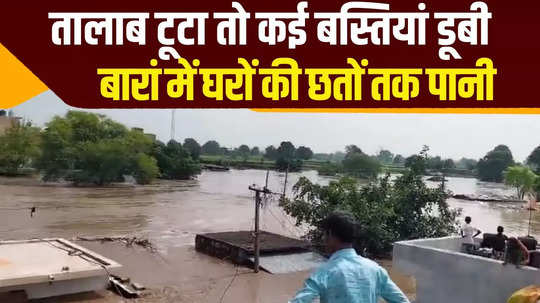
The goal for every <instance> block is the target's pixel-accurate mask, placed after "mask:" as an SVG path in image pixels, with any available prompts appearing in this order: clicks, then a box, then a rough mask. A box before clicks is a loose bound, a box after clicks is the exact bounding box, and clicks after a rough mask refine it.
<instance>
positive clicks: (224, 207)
mask: <svg viewBox="0 0 540 303" xmlns="http://www.w3.org/2000/svg"><path fill="white" fill-rule="evenodd" d="M265 175H266V171H262V170H231V171H229V172H210V171H205V172H203V173H202V174H201V175H199V176H198V178H197V179H196V180H190V181H159V182H157V183H156V184H153V185H148V186H131V185H123V186H115V187H106V188H73V187H68V186H50V185H46V186H43V185H42V184H39V182H37V181H32V182H26V184H25V182H19V181H13V180H8V179H0V184H2V185H0V201H1V203H0V222H2V223H1V225H0V238H1V239H24V238H42V237H65V238H72V237H75V236H80V235H91V236H98V235H104V236H105V235H107V236H108V235H126V234H127V235H139V236H144V237H148V238H149V239H150V240H151V241H152V242H153V243H155V244H156V245H157V246H158V248H165V249H166V248H169V247H177V246H184V245H193V244H194V241H193V239H194V235H195V234H197V233H204V232H217V231H226V230H249V229H252V228H253V217H254V202H253V193H252V192H250V191H249V190H248V185H250V184H258V185H264V182H265ZM301 175H304V176H307V177H308V178H310V179H311V180H312V181H314V182H318V183H322V184H326V183H328V182H329V181H330V180H331V179H330V178H328V177H321V176H318V175H317V173H316V172H315V171H307V172H302V173H291V174H289V180H288V182H287V183H288V184H287V188H288V192H290V190H291V187H292V184H294V183H295V182H296V181H297V180H298V178H299V176H301ZM448 179H449V180H448V182H447V183H446V187H447V189H449V190H451V191H453V192H454V193H456V194H475V195H498V196H504V195H512V194H514V191H513V190H512V189H511V188H507V187H505V186H504V185H503V184H495V183H486V182H479V181H477V180H476V179H473V178H451V177H450V178H448ZM428 183H429V184H430V185H432V186H436V185H438V184H437V183H435V182H428ZM268 187H269V188H270V189H271V190H273V191H276V192H282V190H283V187H284V174H283V173H279V172H270V174H269V180H268ZM449 203H450V205H451V206H452V207H457V208H462V209H463V216H465V215H467V216H471V217H472V218H473V224H475V225H476V226H477V227H478V228H480V229H481V230H482V231H484V232H494V231H495V230H496V227H497V226H498V225H502V226H504V227H505V229H506V232H507V234H510V235H524V234H527V230H528V220H529V212H528V211H527V210H525V209H523V205H522V204H521V203H486V202H474V201H461V200H455V199H450V200H449ZM33 206H35V207H37V212H36V214H35V216H34V217H33V218H31V217H30V212H29V210H28V208H30V207H33ZM292 223H294V221H293V219H291V218H289V217H288V216H286V215H285V214H284V212H283V211H282V210H281V209H280V208H279V207H278V206H277V201H275V200H272V199H269V200H268V201H267V205H265V207H264V208H263V209H262V211H261V227H262V228H263V229H264V230H268V231H272V232H277V233H281V234H284V235H291V236H297V237H298V236H300V235H301V234H302V233H303V231H302V230H301V229H299V228H297V227H295V226H294V225H293V224H292ZM531 230H532V231H531V234H533V235H540V216H539V215H538V214H537V212H533V213H532V224H531Z"/></svg>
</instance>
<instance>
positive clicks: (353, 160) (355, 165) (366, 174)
mask: <svg viewBox="0 0 540 303" xmlns="http://www.w3.org/2000/svg"><path fill="white" fill-rule="evenodd" d="M341 164H342V166H343V170H344V171H345V172H346V173H348V174H349V175H351V176H354V177H358V178H376V177H377V175H378V174H379V173H380V172H381V164H380V163H379V161H377V159H375V158H374V157H370V156H368V155H366V154H364V153H358V152H356V153H348V154H347V157H345V159H344V160H343V161H342V162H341Z"/></svg>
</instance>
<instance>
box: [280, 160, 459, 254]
mask: <svg viewBox="0 0 540 303" xmlns="http://www.w3.org/2000/svg"><path fill="white" fill-rule="evenodd" d="M293 191H294V196H293V198H292V199H282V200H281V202H280V205H281V206H282V207H283V208H284V210H285V211H286V212H287V214H289V215H290V216H292V217H293V218H295V219H296V224H297V225H302V224H308V225H309V226H311V227H312V229H311V230H310V231H309V233H308V238H309V239H310V240H311V241H313V242H314V243H315V244H321V242H322V241H321V238H322V228H321V223H322V220H323V219H324V218H326V217H327V216H328V215H329V214H330V213H331V212H333V211H336V210H340V211H347V212H349V213H351V214H352V215H353V216H354V217H355V219H356V220H357V223H358V231H357V233H356V237H355V240H354V248H355V249H356V251H357V252H358V253H360V254H362V255H367V256H387V255H388V254H390V253H391V251H392V243H394V242H395V241H400V240H406V239H417V238H432V237H442V236H447V235H450V234H452V233H455V232H456V231H457V227H458V226H457V223H458V222H457V217H458V216H459V210H453V209H451V208H450V207H449V205H448V203H447V202H446V198H447V193H445V192H444V190H442V189H441V188H429V187H428V186H427V185H426V184H425V183H424V182H423V181H422V176H421V175H418V174H416V173H415V172H414V171H413V170H409V171H408V172H406V173H405V174H404V175H402V176H399V177H397V179H396V180H395V181H394V182H391V181H390V176H389V175H386V176H385V177H382V178H378V179H377V180H376V181H375V182H371V183H369V184H368V185H366V186H363V187H361V186H360V185H359V184H358V181H357V180H356V179H351V178H342V179H340V180H339V181H332V182H330V183H329V184H328V185H319V184H315V183H312V182H311V181H309V179H307V178H305V177H301V178H300V179H299V181H298V182H297V183H296V184H295V185H294V187H293Z"/></svg>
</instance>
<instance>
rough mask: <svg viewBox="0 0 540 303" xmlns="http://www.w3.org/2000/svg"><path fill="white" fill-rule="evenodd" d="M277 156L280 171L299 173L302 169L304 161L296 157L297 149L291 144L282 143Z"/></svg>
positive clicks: (277, 165) (287, 142)
mask: <svg viewBox="0 0 540 303" xmlns="http://www.w3.org/2000/svg"><path fill="white" fill-rule="evenodd" d="M276 154H277V155H276V156H277V158H276V167H277V169H278V170H289V171H298V170H300V169H301V168H302V160H300V159H297V158H296V157H295V154H296V148H295V147H294V145H293V144H292V143H291V142H289V141H283V142H281V144H280V145H279V147H278V148H277V150H276Z"/></svg>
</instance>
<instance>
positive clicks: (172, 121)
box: [171, 109, 176, 140]
mask: <svg viewBox="0 0 540 303" xmlns="http://www.w3.org/2000/svg"><path fill="white" fill-rule="evenodd" d="M174 112H175V109H173V110H172V111H171V140H174V137H175V135H176V134H175V132H176V121H175V120H174Z"/></svg>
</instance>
